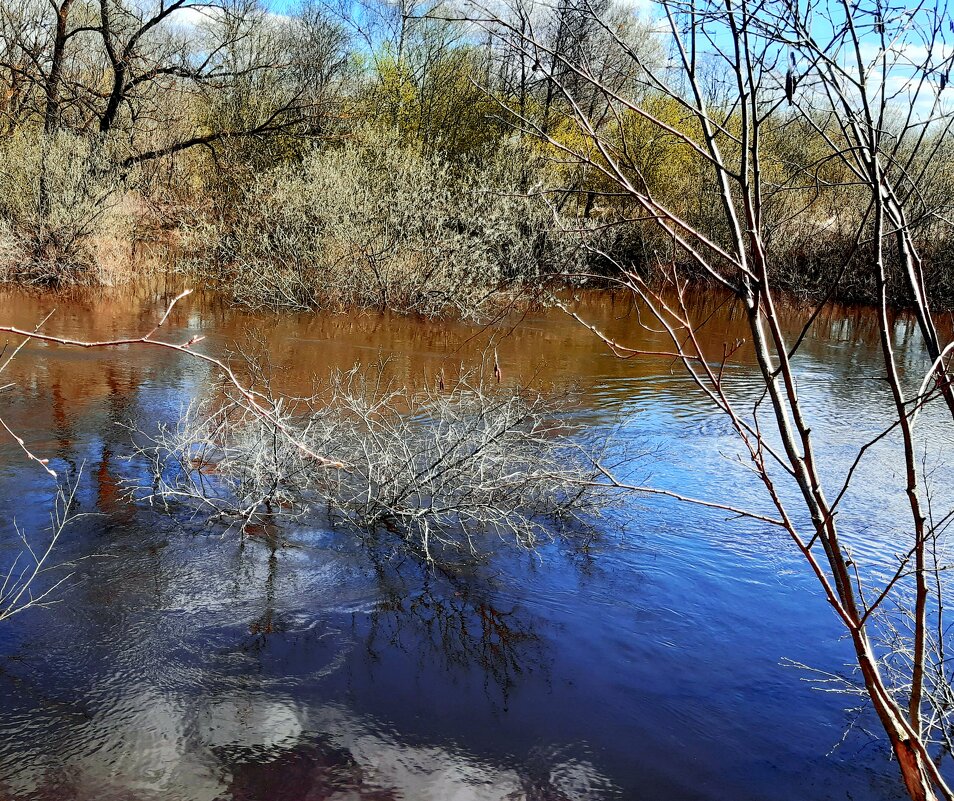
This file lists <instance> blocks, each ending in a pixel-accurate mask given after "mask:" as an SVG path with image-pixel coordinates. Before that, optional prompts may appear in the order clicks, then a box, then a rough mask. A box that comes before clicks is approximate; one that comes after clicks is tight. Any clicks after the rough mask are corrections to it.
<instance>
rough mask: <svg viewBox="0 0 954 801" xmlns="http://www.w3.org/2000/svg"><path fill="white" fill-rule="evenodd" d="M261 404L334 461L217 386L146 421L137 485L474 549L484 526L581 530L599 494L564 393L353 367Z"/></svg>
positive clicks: (445, 548)
mask: <svg viewBox="0 0 954 801" xmlns="http://www.w3.org/2000/svg"><path fill="white" fill-rule="evenodd" d="M269 405H270V406H272V407H274V408H276V409H279V410H280V413H281V414H282V421H283V424H284V425H286V426H288V428H289V429H292V430H294V431H295V439H294V441H295V442H304V443H306V444H307V449H308V451H310V452H311V453H319V454H321V455H322V457H323V458H324V457H327V458H329V459H333V460H340V462H341V463H342V466H341V467H329V466H327V465H326V464H324V463H319V462H316V461H315V460H314V459H313V458H311V457H310V456H309V454H308V453H306V452H305V451H304V450H303V449H302V448H300V447H297V446H296V445H295V444H294V442H293V441H292V440H291V439H289V438H288V437H277V436H276V434H275V430H274V428H273V426H271V425H270V424H268V423H267V422H264V421H263V419H262V417H261V416H260V415H258V414H254V413H252V412H251V411H250V410H249V409H248V406H247V402H246V401H245V400H244V399H243V398H241V397H232V396H227V397H226V399H225V400H224V401H223V398H222V397H221V396H219V397H215V398H210V399H208V400H206V401H205V402H203V403H200V404H196V405H193V406H191V407H190V408H189V409H188V410H187V412H186V413H185V414H184V415H183V417H182V418H181V419H180V420H179V422H178V423H177V424H176V425H174V426H171V427H161V428H160V429H159V431H158V433H156V434H147V435H145V438H146V439H145V442H144V443H142V444H141V446H140V448H139V453H140V454H141V455H145V456H146V457H147V458H148V459H149V461H150V463H151V464H152V476H151V477H150V478H151V480H150V482H149V484H148V486H144V487H142V488H141V489H140V490H139V492H140V495H141V496H142V495H143V494H144V495H145V497H147V498H149V499H150V500H153V501H158V502H160V503H163V504H165V505H166V506H168V507H170V508H171V506H172V505H175V506H176V507H178V508H179V509H182V508H183V507H184V508H186V509H192V510H193V512H194V513H195V514H198V515H200V516H204V517H207V518H212V519H216V520H220V521H225V522H226V523H227V524H228V525H237V526H240V527H242V528H243V529H244V528H245V527H246V526H247V525H248V524H249V523H252V524H254V525H257V526H258V525H261V523H262V522H263V521H275V520H281V519H282V518H285V517H293V518H296V519H299V520H302V519H312V520H314V519H315V518H319V519H320V520H321V521H323V522H324V523H326V524H331V525H344V526H345V527H347V528H348V529H350V530H352V531H354V532H356V533H359V534H360V533H364V534H372V533H375V532H381V531H387V532H391V533H394V534H397V535H398V536H399V537H401V538H402V539H403V540H404V542H405V543H406V544H407V546H408V547H410V548H411V549H412V550H413V551H415V552H417V553H419V554H420V555H422V556H423V557H424V558H426V559H428V560H442V559H445V558H447V557H448V556H453V557H459V556H464V557H467V558H472V557H478V556H480V555H481V554H482V553H483V552H484V551H485V550H486V549H487V548H488V547H489V543H488V538H490V539H491V540H498V539H499V540H503V541H505V542H509V543H510V544H513V545H516V546H518V547H521V548H532V547H534V546H535V545H537V544H538V543H539V542H540V541H542V540H546V539H549V538H551V537H552V536H553V535H554V533H556V532H558V531H563V532H569V531H575V532H586V531H588V530H589V529H588V527H587V526H586V523H587V521H588V520H589V519H591V518H593V517H595V516H596V515H598V514H599V513H600V511H601V509H602V508H603V507H604V506H605V505H606V504H607V503H608V502H609V501H610V499H611V492H612V490H611V488H610V487H609V486H606V485H604V484H603V483H601V481H600V477H601V475H602V474H601V472H600V470H599V468H598V467H597V460H596V454H595V452H592V451H590V450H589V449H587V448H586V447H584V446H583V445H582V444H581V443H580V441H579V439H578V437H579V435H580V434H581V431H580V430H579V428H578V427H576V426H574V425H573V424H572V423H570V422H568V420H569V416H570V409H569V404H568V401H567V399H566V398H565V397H563V398H561V397H549V396H546V395H543V394H540V393H537V392H532V391H529V390H523V389H514V388H502V387H500V386H499V385H497V384H495V383H494V384H488V383H486V382H484V381H482V380H481V378H480V376H479V375H465V376H463V377H462V378H461V379H460V380H459V381H457V382H455V383H454V385H453V386H450V387H447V388H445V387H443V386H442V384H441V385H439V386H438V387H435V388H432V389H424V390H420V391H412V390H409V389H406V388H400V389H398V388H392V387H389V386H387V385H386V384H385V383H383V382H382V379H381V373H380V372H379V371H371V372H363V371H360V370H358V369H357V368H356V369H355V370H353V371H351V372H350V373H347V374H344V375H341V374H339V375H336V376H335V377H333V378H332V380H331V381H330V383H329V385H328V386H327V387H326V388H325V389H324V391H322V392H320V393H319V394H317V395H316V396H314V397H313V398H309V399H307V400H306V401H298V402H297V404H289V403H288V402H287V401H285V402H280V401H277V400H270V401H269Z"/></svg>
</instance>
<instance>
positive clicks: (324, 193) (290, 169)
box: [185, 135, 574, 314]
mask: <svg viewBox="0 0 954 801" xmlns="http://www.w3.org/2000/svg"><path fill="white" fill-rule="evenodd" d="M528 158H529V154H525V153H522V152H520V151H519V150H515V149H511V150H505V151H504V152H502V153H500V154H499V155H498V157H497V158H496V159H493V160H491V161H490V162H489V163H487V164H483V165H482V164H477V163H473V164H466V165H460V164H457V165H453V166H452V165H450V164H448V163H447V162H445V161H444V160H442V159H441V158H439V157H437V156H425V155H422V154H421V153H420V151H419V150H417V149H415V148H413V147H408V146H404V145H403V144H402V143H401V142H400V141H398V139H397V138H395V137H393V136H380V135H371V136H369V137H368V138H367V139H365V140H364V141H362V142H360V143H357V144H349V145H348V146H346V147H344V148H341V149H335V150H324V151H315V152H313V153H311V154H310V155H309V156H308V157H306V158H305V159H304V161H303V162H302V163H301V164H296V165H292V166H285V167H280V168H276V169H275V170H272V171H271V172H268V173H266V174H264V175H262V176H260V177H259V178H258V179H257V180H256V181H255V182H254V183H253V185H252V186H251V187H250V188H249V189H248V191H247V192H246V194H245V196H244V197H243V198H241V200H239V201H238V203H237V204H236V206H235V207H234V208H233V209H232V210H231V212H230V213H229V214H228V215H226V214H222V215H219V217H218V218H216V219H212V220H204V221H200V222H197V223H195V224H193V225H192V226H190V227H189V229H188V230H187V231H186V235H185V241H186V243H187V247H189V248H190V250H191V254H192V263H193V264H194V265H195V266H197V267H198V268H199V269H201V270H203V271H204V272H205V273H206V274H207V275H213V276H215V277H217V278H220V279H223V280H224V281H225V282H226V283H227V284H228V285H229V286H230V287H231V288H232V291H233V293H234V295H235V296H236V298H237V299H238V300H240V301H242V302H244V303H246V304H249V305H252V306H283V307H292V308H317V307H327V306H345V305H350V304H357V305H362V306H373V307H380V308H390V309H397V310H401V311H414V312H421V313H426V314H440V313H443V312H445V311H448V310H452V309H453V310H457V311H458V312H460V313H463V314H471V313H474V312H476V311H477V310H478V309H480V308H481V306H482V305H483V303H484V301H485V300H486V299H487V297H488V295H490V294H491V293H493V292H494V291H495V290H499V289H501V288H503V287H507V288H511V289H512V288H514V287H519V286H523V285H536V284H538V283H540V282H541V281H542V280H544V279H545V277H546V275H547V274H548V273H549V272H551V271H561V270H562V269H563V268H564V267H565V265H566V264H567V262H568V261H569V260H570V259H572V258H573V254H574V249H573V246H572V242H571V240H570V239H569V238H566V237H564V236H562V235H560V234H559V233H558V227H557V226H555V225H554V223H553V219H552V213H551V210H550V208H549V207H548V206H547V204H546V203H544V202H541V201H540V200H539V199H537V198H534V197H533V196H532V194H528V193H527V192H525V191H524V189H525V188H526V182H527V179H528V176H530V175H532V174H533V165H531V164H528V163H527V160H528Z"/></svg>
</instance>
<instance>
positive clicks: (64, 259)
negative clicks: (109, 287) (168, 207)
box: [0, 131, 123, 285]
mask: <svg viewBox="0 0 954 801" xmlns="http://www.w3.org/2000/svg"><path fill="white" fill-rule="evenodd" d="M122 189H123V182H122V180H121V178H120V176H119V174H118V173H117V171H116V170H115V169H114V168H113V167H112V166H111V161H110V158H109V154H108V153H107V152H106V148H105V145H103V144H101V143H98V142H97V141H95V140H93V139H91V138H87V137H80V136H74V135H71V134H68V133H59V134H55V135H52V136H47V135H43V134H39V133H32V132H28V131H27V132H20V133H16V134H14V135H11V136H8V137H6V138H5V139H3V140H2V141H0V278H2V279H3V280H18V281H22V282H26V283H32V284H42V285H57V284H63V283H75V282H78V281H86V280H90V279H91V278H93V274H94V272H95V268H96V266H97V261H98V259H97V247H98V246H99V245H100V244H102V240H103V239H105V238H107V237H115V236H117V234H119V233H120V229H121V226H122V223H121V221H120V220H119V219H118V218H117V215H116V214H115V213H114V212H115V211H116V209H117V207H118V204H119V202H120V200H121V199H122Z"/></svg>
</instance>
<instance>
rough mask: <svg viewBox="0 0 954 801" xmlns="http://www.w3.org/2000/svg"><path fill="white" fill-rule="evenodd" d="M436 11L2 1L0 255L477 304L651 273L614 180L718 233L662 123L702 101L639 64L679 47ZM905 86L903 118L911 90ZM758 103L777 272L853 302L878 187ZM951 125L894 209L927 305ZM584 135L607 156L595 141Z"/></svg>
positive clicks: (27, 273)
mask: <svg viewBox="0 0 954 801" xmlns="http://www.w3.org/2000/svg"><path fill="white" fill-rule="evenodd" d="M451 11H452V9H450V8H449V7H448V8H444V7H443V6H441V5H440V4H434V3H429V4H426V5H425V4H420V3H415V2H412V0H402V2H399V3H385V2H383V0H382V1H381V2H377V1H376V0H368V2H364V3H359V4H357V5H355V6H349V7H347V8H345V7H342V8H341V9H339V10H335V9H334V8H333V7H332V6H331V5H328V4H323V5H318V4H309V3H307V2H306V3H305V4H304V5H302V6H299V7H298V8H296V9H294V10H292V11H283V12H282V13H275V12H273V11H272V12H270V11H268V9H267V8H266V7H265V6H264V5H261V4H260V3H259V2H258V0H243V2H241V3H236V2H232V1H231V0H229V1H228V2H226V0H221V1H220V0H215V2H212V3H203V4H202V5H201V6H199V5H195V4H192V3H191V2H189V0H173V2H170V3H166V4H163V5H156V6H152V5H150V4H148V3H146V4H133V3H125V2H122V1H120V2H117V0H56V2H55V3H52V4H51V3H49V2H41V1H40V0H14V1H13V2H11V3H8V4H5V7H4V10H3V14H2V15H0V277H2V278H3V279H4V280H10V281H22V282H28V283H34V284H46V285H56V284H60V283H72V282H76V281H97V280H100V281H101V280H106V281H110V280H118V276H120V275H121V274H123V273H128V272H131V265H132V263H133V262H135V260H136V259H137V258H138V255H137V254H139V253H140V252H141V250H142V248H141V247H140V246H141V245H142V244H150V245H152V247H149V248H147V249H146V250H147V252H149V253H153V254H155V253H157V252H158V253H161V254H163V258H162V259H161V261H162V263H163V265H164V266H165V265H167V264H168V263H170V262H171V263H172V264H173V265H175V267H176V268H177V269H182V270H188V271H191V272H192V273H193V274H196V275H199V276H202V277H204V278H208V279H212V280H215V281H217V282H220V283H221V284H223V285H224V286H225V287H226V288H227V289H228V290H229V291H230V292H231V293H232V295H233V296H234V297H235V299H236V300H237V301H239V302H243V303H248V304H251V305H254V306H262V305H270V306H286V307H293V308H317V307H324V306H342V305H352V304H358V305H364V306H374V307H378V306H387V307H391V308H396V309H401V310H404V311H415V312H423V313H427V314H439V313H444V312H447V311H455V312H457V313H465V314H473V313H476V312H477V311H478V310H479V309H480V308H481V306H482V305H483V304H484V302H485V301H486V300H487V299H488V298H490V297H493V296H495V295H496V293H499V292H500V291H501V290H503V291H504V292H505V293H513V292H515V291H524V290H527V289H528V288H538V287H540V286H541V285H543V284H545V283H546V282H548V281H552V280H571V281H574V282H584V281H591V282H598V281H601V280H604V278H605V277H606V276H608V275H610V274H612V273H613V272H614V270H615V269H616V268H617V267H618V266H619V265H621V264H622V265H626V266H627V268H628V269H633V270H635V271H637V272H639V273H640V274H642V275H644V276H651V275H653V274H656V273H663V272H666V271H667V270H669V269H670V267H671V265H672V264H673V263H679V264H680V266H683V267H685V266H690V265H691V259H689V260H687V259H685V254H684V253H683V252H682V250H681V248H680V246H679V245H678V243H677V242H675V241H674V240H673V239H672V238H671V237H669V238H667V237H666V236H664V235H662V233H661V231H660V228H659V227H658V226H657V225H655V224H654V221H653V220H647V219H646V215H645V214H644V213H643V211H642V210H640V209H638V208H637V207H636V206H635V205H634V204H633V202H632V199H631V196H630V195H629V194H628V193H626V192H620V191H619V181H620V180H622V181H624V182H627V183H628V184H629V185H631V186H633V187H634V188H637V189H638V188H639V187H643V188H646V189H647V190H648V191H650V192H651V193H652V195H653V196H654V197H656V198H658V199H659V200H660V202H661V203H663V204H664V205H665V206H666V208H667V209H669V210H670V211H671V212H673V213H674V214H676V215H678V216H679V217H680V218H682V219H683V220H685V221H686V222H687V223H688V224H689V225H691V226H692V227H694V228H695V229H697V230H703V231H706V232H707V235H708V237H709V238H710V239H711V240H712V241H713V242H715V243H722V242H725V241H726V237H727V235H728V232H727V231H725V230H723V228H724V222H723V215H722V214H721V211H720V208H719V203H720V201H719V193H718V187H717V182H716V176H714V175H713V174H712V172H711V169H710V168H709V167H708V165H707V164H706V162H705V160H704V159H701V158H700V157H699V154H698V153H694V152H693V151H692V150H691V148H688V147H686V145H685V141H684V139H683V138H682V137H681V136H680V135H679V133H680V132H686V131H687V128H688V127H689V126H692V125H695V124H697V123H695V122H693V121H692V117H691V115H687V114H686V113H685V108H684V106H683V104H682V103H681V102H679V100H678V96H674V95H673V94H672V93H667V92H663V91H660V90H659V87H657V86H654V85H653V82H652V80H650V79H648V77H647V75H648V72H647V70H648V68H649V67H651V66H653V65H662V66H663V67H664V65H665V63H666V60H667V59H668V58H671V53H668V52H667V47H666V44H665V42H664V41H663V40H662V38H661V36H660V34H659V33H658V32H657V31H656V29H655V28H654V26H653V25H652V23H651V22H650V21H649V20H647V19H646V18H641V17H639V16H637V15H636V14H635V13H634V12H633V11H632V10H627V7H623V6H619V7H617V6H614V5H612V3H611V2H610V0H600V2H598V3H596V4H593V3H591V2H586V3H584V2H581V0H559V2H557V3H556V4H555V5H553V6H548V7H546V8H543V7H536V6H533V5H532V4H529V3H523V2H515V3H513V4H511V6H510V8H509V9H508V10H507V15H509V16H507V25H506V26H504V27H503V28H500V29H498V30H497V31H496V32H495V33H494V34H493V35H490V34H489V33H488V35H487V36H486V38H485V37H484V35H483V33H475V31H479V30H480V29H479V26H478V27H476V28H475V27H474V26H472V25H470V26H468V25H463V24H461V23H458V22H454V21H450V20H449V19H447V17H453V16H459V15H460V14H459V12H454V13H451ZM527 30H532V31H533V32H534V42H535V43H536V44H535V49H534V48H528V47H527V44H526V40H522V39H521V36H520V31H527ZM619 42H625V44H626V47H619V46H618V45H619ZM574 63H580V64H585V65H586V71H587V75H586V76H585V78H586V79H584V76H583V75H581V74H579V73H576V72H574V71H573V70H572V69H571V68H570V65H571V64H574ZM699 69H700V71H701V72H703V73H704V72H705V70H706V69H711V67H707V66H706V64H705V63H701V64H700V66H699ZM778 69H779V70H780V69H782V68H781V67H779V68H778ZM589 79H592V80H593V83H592V84H588V82H587V81H588V80H589ZM704 83H705V84H706V85H707V86H709V87H710V90H711V97H710V98H707V103H709V104H710V106H709V107H710V110H711V113H712V116H713V119H715V120H717V121H718V129H719V130H718V132H717V137H718V139H719V144H720V146H721V147H722V148H723V150H725V151H726V152H729V153H731V152H732V151H733V149H734V148H737V147H738V146H739V145H738V139H737V136H736V134H735V133H734V132H735V131H736V130H737V129H738V127H739V124H740V119H739V113H740V112H739V110H738V109H737V108H734V107H733V106H732V105H731V103H730V102H729V101H728V100H727V99H726V97H727V95H725V92H724V91H723V90H722V89H721V88H720V86H721V84H720V78H719V76H718V75H717V74H715V73H714V72H713V73H712V74H711V75H708V76H707V78H706V81H705V82H704ZM571 97H572V98H573V99H574V102H575V103H576V104H577V105H576V107H574V106H573V105H571V104H570V103H569V102H568V98H571ZM633 101H636V102H637V103H638V105H639V107H640V108H642V109H648V110H649V111H650V112H651V113H652V114H653V115H654V117H655V118H656V119H657V120H662V121H664V122H665V124H666V126H668V130H667V128H666V127H660V126H658V125H654V124H650V123H649V122H648V121H647V120H646V118H645V117H644V116H642V115H641V114H639V113H637V112H636V111H635V109H634V108H633V107H632V102H633ZM898 109H899V117H898V119H897V120H896V121H895V122H892V123H891V125H894V126H895V127H897V128H898V129H899V130H901V129H902V128H903V127H904V125H905V123H906V122H910V119H909V118H907V119H906V118H905V117H904V113H905V109H904V107H903V99H900V100H899V101H898ZM580 113H583V114H585V115H586V118H587V120H588V121H589V124H590V125H592V126H593V131H592V132H588V131H586V130H583V129H581V128H580V126H579V125H578V124H577V123H578V117H579V114H580ZM774 119H775V120H777V123H776V124H774V127H773V128H771V130H766V133H765V139H764V141H763V142H762V143H761V151H760V152H761V159H762V163H761V170H762V185H763V187H765V189H766V197H765V199H764V204H763V207H764V213H765V215H766V217H767V219H766V220H764V221H763V229H764V230H765V231H766V232H767V235H768V236H770V237H771V239H772V242H771V248H772V252H773V254H774V258H773V260H772V264H771V270H772V271H773V279H774V280H775V281H776V282H777V285H779V286H782V287H785V288H787V289H789V290H791V291H793V292H796V293H799V294H802V295H805V296H813V297H814V296H820V295H823V294H826V293H828V292H829V291H830V290H831V288H832V286H833V285H834V287H835V291H834V295H835V296H837V297H841V298H844V299H851V300H869V299H871V298H873V297H874V295H875V293H876V286H875V282H874V279H873V278H872V277H871V275H870V272H869V271H867V270H866V269H865V268H864V264H866V263H867V259H866V258H859V254H863V253H864V249H865V247H866V246H867V245H866V241H865V236H864V228H865V225H866V224H867V223H868V222H869V220H868V216H867V215H868V214H869V206H870V203H869V199H868V198H867V197H866V195H865V192H864V191H863V189H860V188H859V187H858V182H857V181H856V180H855V179H854V177H853V176H852V175H851V174H850V171H849V170H846V169H845V167H844V165H843V164H841V163H840V161H839V159H838V158H836V157H835V156H834V150H836V149H838V148H843V147H844V143H842V142H839V141H837V131H838V126H837V125H835V124H834V122H833V121H832V120H830V119H829V120H826V119H825V112H824V109H823V110H822V111H820V112H819V115H818V116H817V117H815V118H813V119H811V120H807V119H806V118H805V117H804V114H803V113H802V112H801V111H799V110H797V109H794V108H790V109H787V110H785V111H783V112H782V113H779V114H776V115H775V116H774ZM945 120H946V118H945V117H943V115H940V116H939V121H938V122H937V124H936V125H933V126H932V127H930V128H926V129H925V131H924V135H923V136H918V137H916V138H915V141H914V142H913V144H911V145H906V146H907V147H910V148H911V150H912V152H911V154H910V155H911V158H910V159H908V158H906V157H905V158H903V159H901V160H900V161H902V162H904V163H906V164H909V170H910V173H911V175H912V176H913V177H916V178H917V184H918V186H919V187H921V186H928V188H929V190H930V191H929V192H925V193H923V197H922V198H921V199H919V200H918V204H919V205H918V210H917V213H916V215H915V218H916V219H915V220H914V224H913V230H914V231H915V236H916V237H917V239H918V242H919V252H920V253H922V254H923V255H924V271H925V281H926V284H927V286H928V288H929V291H930V293H931V295H932V299H933V302H934V303H935V306H937V307H941V308H951V307H954V263H952V256H951V253H952V247H951V244H952V241H951V232H950V226H949V224H948V220H949V219H950V212H951V207H952V199H954V154H952V147H951V144H950V138H951V137H950V134H949V131H948V122H947V121H945ZM889 127H890V126H889ZM591 133H596V134H598V141H600V142H602V143H603V144H604V145H605V147H606V148H607V150H606V152H603V153H594V152H590V151H591V150H592V148H593V147H594V144H593V143H594V141H596V140H595V139H594V137H593V136H591V135H590V134H591ZM829 133H831V136H829V135H828V134H829ZM895 133H896V132H892V130H888V131H887V132H886V136H887V137H889V138H890V137H891V136H894V135H895ZM899 141H900V139H899ZM918 153H924V154H927V155H925V157H924V158H923V159H920V160H919V156H918ZM902 155H903V154H902ZM911 183H912V185H913V178H912V182H911ZM901 184H902V185H903V181H902V182H901ZM919 191H921V190H920V188H919ZM117 266H123V267H125V269H117ZM889 269H900V268H899V267H898V266H897V265H889ZM892 286H897V287H903V286H904V282H902V281H898V282H892ZM893 301H894V302H895V303H897V304H901V305H904V304H905V303H907V302H908V298H906V297H905V296H904V293H903V292H902V291H900V290H899V291H898V292H896V293H895V296H894V298H893Z"/></svg>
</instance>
